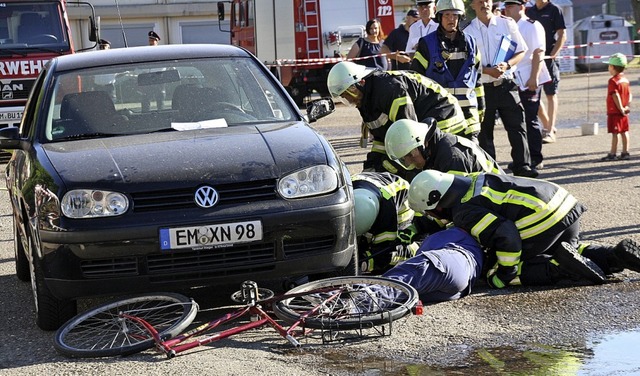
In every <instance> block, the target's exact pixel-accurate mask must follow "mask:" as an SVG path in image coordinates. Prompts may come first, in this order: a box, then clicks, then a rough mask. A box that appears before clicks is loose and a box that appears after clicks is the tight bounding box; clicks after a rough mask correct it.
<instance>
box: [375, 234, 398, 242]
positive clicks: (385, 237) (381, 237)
mask: <svg viewBox="0 0 640 376" xmlns="http://www.w3.org/2000/svg"><path fill="white" fill-rule="evenodd" d="M397 234H398V233H397V232H395V231H386V232H382V233H380V234H377V235H376V236H374V237H373V239H372V240H371V241H372V243H373V244H379V243H383V242H390V241H393V240H396V238H397V237H398V236H397Z"/></svg>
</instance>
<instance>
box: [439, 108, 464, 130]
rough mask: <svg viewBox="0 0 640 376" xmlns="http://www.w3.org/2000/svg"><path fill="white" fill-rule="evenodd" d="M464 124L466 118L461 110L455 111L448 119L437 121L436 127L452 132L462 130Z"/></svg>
mask: <svg viewBox="0 0 640 376" xmlns="http://www.w3.org/2000/svg"><path fill="white" fill-rule="evenodd" d="M466 126H467V123H466V120H465V118H464V115H463V114H462V113H461V112H458V113H456V114H455V115H454V116H453V117H451V118H449V119H444V120H440V121H439V122H438V128H440V130H441V131H443V132H447V133H453V134H456V133H460V132H462V131H463V130H464V129H465V127H466Z"/></svg>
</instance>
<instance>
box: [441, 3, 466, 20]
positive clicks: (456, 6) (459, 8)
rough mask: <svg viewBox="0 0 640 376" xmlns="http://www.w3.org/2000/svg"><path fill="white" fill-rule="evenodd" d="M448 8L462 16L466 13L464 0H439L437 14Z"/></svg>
mask: <svg viewBox="0 0 640 376" xmlns="http://www.w3.org/2000/svg"><path fill="white" fill-rule="evenodd" d="M445 10H448V11H450V12H454V13H456V14H458V15H460V16H463V15H464V1H462V0H438V2H437V3H436V14H438V13H440V12H444V11H445Z"/></svg>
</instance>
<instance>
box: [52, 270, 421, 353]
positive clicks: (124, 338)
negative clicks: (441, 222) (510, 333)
mask: <svg viewBox="0 0 640 376" xmlns="http://www.w3.org/2000/svg"><path fill="white" fill-rule="evenodd" d="M232 300H234V301H236V302H240V303H242V304H243V306H242V307H240V308H237V309H236V310H233V311H231V312H229V313H227V314H225V315H223V316H221V317H219V318H217V319H214V320H212V321H209V322H206V323H204V324H202V325H200V326H198V327H196V328H194V329H191V330H189V331H187V332H184V333H183V331H184V330H185V329H186V328H187V327H188V326H189V324H191V322H192V321H193V320H194V319H195V317H196V314H197V313H198V305H197V303H196V302H195V301H193V299H190V298H187V297H186V296H183V295H180V294H174V293H155V294H145V295H139V296H134V297H130V298H126V299H121V300H117V301H114V302H111V303H106V304H103V305H100V306H97V307H95V308H93V309H90V310H88V311H87V312H84V313H82V314H79V315H77V316H75V317H73V318H72V319H70V320H69V321H67V322H66V323H65V324H64V325H63V326H62V327H60V329H58V331H57V332H56V335H55V338H54V346H55V349H56V350H57V351H58V352H59V353H61V354H62V355H65V356H68V357H77V358H87V357H105V356H126V355H131V354H134V353H137V352H141V351H144V350H147V349H149V348H151V347H153V346H154V345H155V347H156V348H157V349H158V350H160V351H161V352H162V353H164V354H165V355H166V356H167V357H168V358H173V357H175V356H176V354H178V353H180V352H183V351H186V350H189V349H192V348H195V347H198V346H202V345H205V344H208V343H211V342H214V341H218V340H221V339H224V338H227V337H230V336H232V335H235V334H238V333H242V332H244V331H247V330H250V329H253V328H258V327H261V326H264V325H269V326H271V327H272V328H274V329H275V330H276V331H277V332H278V333H279V334H280V335H281V336H282V337H284V338H286V339H287V340H288V341H289V342H290V343H291V344H292V345H294V346H295V347H300V343H299V341H298V340H297V339H296V337H297V336H300V335H305V334H307V333H308V332H309V330H310V329H311V330H314V329H321V330H332V331H333V330H338V331H339V330H350V329H363V328H372V327H374V326H377V325H383V324H391V322H393V321H394V320H397V319H399V318H401V317H403V316H405V315H406V314H408V313H409V312H411V311H412V309H414V308H415V307H420V304H419V303H418V302H419V301H418V293H417V291H416V290H415V289H414V288H413V287H411V286H410V285H408V284H406V283H404V282H401V281H397V280H392V279H388V278H383V277H335V278H327V279H321V280H318V281H313V282H309V283H306V284H303V285H300V286H297V287H295V288H293V289H291V290H289V291H287V292H286V293H284V294H282V295H279V296H274V293H273V292H272V291H271V290H268V289H263V288H259V287H258V286H257V284H256V283H255V282H252V281H245V282H244V283H243V284H242V289H241V290H240V291H237V292H236V293H234V294H233V295H232ZM263 306H264V307H269V308H270V309H271V310H272V311H273V313H274V314H275V316H276V317H277V318H278V319H280V320H282V321H283V322H285V323H286V324H287V325H289V327H288V328H285V327H284V326H283V325H281V324H279V323H278V322H277V321H276V320H275V319H274V318H273V317H271V316H270V315H269V313H268V312H267V311H266V309H265V308H263ZM419 313H421V312H419ZM246 315H249V316H250V317H251V320H250V321H249V322H247V323H242V324H239V325H237V326H235V327H232V328H229V329H225V330H221V331H219V332H216V333H212V334H208V335H206V336H205V334H207V333H208V332H210V331H213V329H215V328H216V327H218V326H220V325H222V324H224V323H228V322H230V321H233V320H236V319H239V318H241V317H243V316H246Z"/></svg>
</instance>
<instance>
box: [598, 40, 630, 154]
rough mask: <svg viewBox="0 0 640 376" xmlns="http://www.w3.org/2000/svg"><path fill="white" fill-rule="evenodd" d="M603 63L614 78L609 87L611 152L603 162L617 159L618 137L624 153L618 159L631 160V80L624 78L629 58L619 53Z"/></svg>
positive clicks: (608, 109)
mask: <svg viewBox="0 0 640 376" xmlns="http://www.w3.org/2000/svg"><path fill="white" fill-rule="evenodd" d="M603 63H605V64H609V74H610V75H611V76H612V77H611V78H610V79H609V85H608V87H607V132H609V133H611V151H610V152H609V154H607V156H606V157H604V158H602V160H603V161H613V160H615V159H616V152H617V149H618V135H620V138H621V139H622V152H621V153H620V156H619V157H617V159H622V160H626V159H629V112H631V110H630V109H629V103H630V102H631V90H630V88H629V80H628V79H627V78H626V77H625V76H624V68H625V67H626V66H627V57H626V56H625V55H623V54H621V53H619V52H618V53H615V54H613V55H611V57H610V58H609V60H604V61H603Z"/></svg>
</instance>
